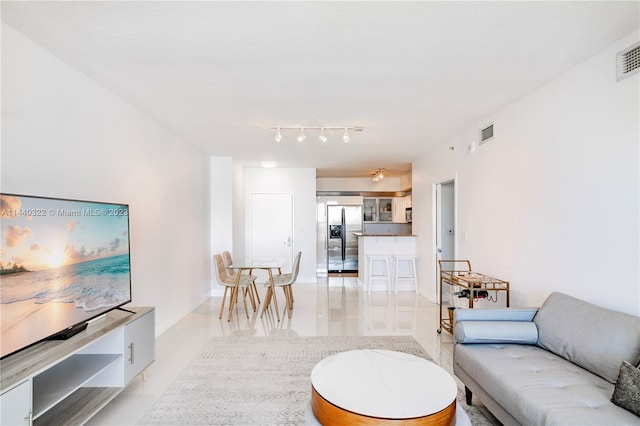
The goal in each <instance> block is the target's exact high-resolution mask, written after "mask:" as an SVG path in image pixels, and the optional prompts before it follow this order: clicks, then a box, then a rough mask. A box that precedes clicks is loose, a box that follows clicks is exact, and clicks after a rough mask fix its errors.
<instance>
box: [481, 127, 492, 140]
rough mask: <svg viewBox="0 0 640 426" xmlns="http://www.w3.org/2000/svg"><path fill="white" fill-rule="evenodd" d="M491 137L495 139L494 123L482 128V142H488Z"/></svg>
mask: <svg viewBox="0 0 640 426" xmlns="http://www.w3.org/2000/svg"><path fill="white" fill-rule="evenodd" d="M491 139H493V124H490V125H488V126H487V127H484V128H482V129H480V144H483V143H485V142H488V141H490V140H491Z"/></svg>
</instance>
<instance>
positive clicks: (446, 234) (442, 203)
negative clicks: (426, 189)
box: [434, 180, 456, 300]
mask: <svg viewBox="0 0 640 426" xmlns="http://www.w3.org/2000/svg"><path fill="white" fill-rule="evenodd" d="M435 204H436V218H435V219H436V224H435V231H436V239H435V240H436V247H435V249H436V265H435V268H434V269H435V271H436V289H437V290H436V293H437V292H438V291H439V289H440V267H439V265H438V260H454V259H455V257H456V255H455V252H456V247H455V228H454V224H455V181H453V180H452V181H447V182H442V183H439V184H437V185H436V186H435ZM449 266H451V265H449ZM445 287H448V286H445ZM443 293H448V291H447V289H443ZM436 296H437V297H438V298H439V297H440V295H439V294H436ZM443 298H445V294H443ZM445 300H446V298H445Z"/></svg>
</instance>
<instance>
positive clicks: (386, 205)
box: [378, 198, 393, 222]
mask: <svg viewBox="0 0 640 426" xmlns="http://www.w3.org/2000/svg"><path fill="white" fill-rule="evenodd" d="M378 218H379V219H378V221H379V222H393V198H378Z"/></svg>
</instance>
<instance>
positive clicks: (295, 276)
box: [291, 251, 302, 284]
mask: <svg viewBox="0 0 640 426" xmlns="http://www.w3.org/2000/svg"><path fill="white" fill-rule="evenodd" d="M300 257H302V252H301V251H299V252H298V254H297V255H296V258H295V259H294V261H293V268H292V269H291V284H293V283H294V282H296V280H297V279H298V272H300Z"/></svg>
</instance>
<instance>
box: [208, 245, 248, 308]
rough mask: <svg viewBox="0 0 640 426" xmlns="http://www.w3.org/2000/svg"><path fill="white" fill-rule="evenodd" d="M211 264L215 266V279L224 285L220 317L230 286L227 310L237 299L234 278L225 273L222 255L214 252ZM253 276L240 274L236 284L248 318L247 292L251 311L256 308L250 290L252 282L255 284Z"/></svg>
mask: <svg viewBox="0 0 640 426" xmlns="http://www.w3.org/2000/svg"><path fill="white" fill-rule="evenodd" d="M213 264H214V266H215V268H216V279H217V280H218V283H219V284H220V285H222V286H224V295H223V296H222V306H220V316H218V318H219V319H222V312H223V310H224V302H225V300H226V298H227V291H228V290H229V288H231V295H230V297H229V310H232V309H233V306H234V304H235V303H236V302H237V301H238V294H237V292H236V291H235V289H236V278H231V277H230V276H229V274H227V268H226V267H225V266H224V261H223V259H222V255H220V254H214V255H213ZM254 280H255V277H253V276H251V275H242V276H240V283H239V284H238V287H239V288H238V290H240V289H242V295H243V298H242V300H243V302H244V312H245V314H246V315H247V318H249V311H248V309H247V293H249V299H250V301H251V305H252V307H253V311H254V312H255V310H256V303H255V300H254V299H253V292H252V291H251V288H252V287H251V286H252V284H253V285H255V281H254Z"/></svg>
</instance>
